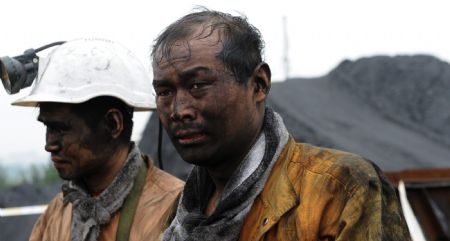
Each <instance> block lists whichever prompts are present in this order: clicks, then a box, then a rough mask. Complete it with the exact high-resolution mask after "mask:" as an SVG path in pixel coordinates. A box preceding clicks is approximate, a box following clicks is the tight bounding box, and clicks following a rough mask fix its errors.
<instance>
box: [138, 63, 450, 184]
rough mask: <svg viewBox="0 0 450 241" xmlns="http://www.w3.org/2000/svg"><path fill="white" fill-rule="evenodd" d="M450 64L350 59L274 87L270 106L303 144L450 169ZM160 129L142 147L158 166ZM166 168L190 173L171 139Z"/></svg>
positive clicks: (396, 165) (153, 126) (147, 134)
mask: <svg viewBox="0 0 450 241" xmlns="http://www.w3.org/2000/svg"><path fill="white" fill-rule="evenodd" d="M449 93H450V66H449V64H448V63H446V62H443V61H440V60H439V59H437V58H434V57H432V56H426V55H415V56H395V57H388V56H376V57H369V58H363V59H359V60H356V61H349V60H346V61H343V62H342V63H341V64H339V65H338V66H337V67H336V68H335V69H334V70H332V71H331V72H330V73H329V74H328V75H326V76H323V77H319V78H308V79H305V78H294V79H289V80H287V81H284V82H274V83H272V88H271V90H270V93H269V99H268V101H267V105H268V106H271V107H272V108H273V109H275V110H276V111H277V112H278V113H280V115H281V116H282V117H283V119H284V121H285V123H286V125H287V128H288V129H289V131H290V133H291V134H292V136H293V137H294V138H295V139H296V140H297V141H299V142H308V143H312V144H315V145H319V146H324V147H331V148H337V149H341V150H345V151H350V152H354V153H357V154H359V155H361V156H364V157H366V158H368V159H370V160H372V161H374V162H375V163H377V164H378V165H379V166H380V167H381V168H382V169H383V170H385V171H399V170H404V169H417V168H441V167H450V94H449ZM157 135H158V123H157V118H156V115H153V116H152V117H151V119H150V121H149V124H148V126H147V127H146V130H145V131H144V135H143V138H142V140H141V142H140V147H141V149H143V150H144V151H145V152H147V153H150V155H151V156H152V157H153V158H154V159H155V160H156V157H157V155H156V153H157V151H156V149H157ZM163 141H164V145H163V155H162V156H163V160H164V165H165V166H164V168H165V169H166V170H168V171H169V172H171V173H173V174H175V175H177V176H179V177H181V178H184V177H185V176H186V174H187V172H188V170H189V165H187V164H185V163H184V162H183V161H182V160H181V158H180V157H179V156H178V154H177V153H176V152H175V149H174V147H173V146H172V145H171V143H170V141H169V139H168V138H167V135H165V136H164V138H163Z"/></svg>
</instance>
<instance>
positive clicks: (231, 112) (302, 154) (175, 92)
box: [152, 9, 409, 241]
mask: <svg viewBox="0 0 450 241" xmlns="http://www.w3.org/2000/svg"><path fill="white" fill-rule="evenodd" d="M262 50H263V41H262V39H261V36H260V33H259V31H258V30H257V29H256V28H255V27H254V26H252V25H250V24H249V23H248V22H247V19H245V18H243V17H240V16H232V15H230V14H226V13H221V12H217V11H211V10H207V9H202V10H200V11H197V12H194V13H191V14H188V15H186V16H184V17H182V18H180V19H179V20H177V21H176V22H174V23H173V24H171V25H170V26H168V27H167V28H166V29H165V31H163V33H162V34H161V35H160V36H159V37H158V38H157V39H156V41H155V45H154V47H153V51H152V58H153V75H154V80H153V86H154V88H155V91H156V105H157V110H158V113H159V116H160V120H161V123H162V125H163V126H164V128H165V129H166V131H167V132H168V134H169V136H170V138H171V140H172V142H173V144H174V146H175V147H176V149H177V150H178V152H179V153H180V155H181V157H182V158H183V159H184V160H185V161H187V162H189V163H192V164H194V165H195V167H194V169H193V170H192V172H191V173H190V175H189V177H188V179H187V181H186V185H185V188H184V191H183V194H182V197H181V200H180V203H179V205H178V210H177V214H176V216H175V218H174V220H173V222H172V223H171V225H170V227H169V228H168V229H167V230H166V231H165V233H164V237H163V240H164V241H169V240H176V241H182V240H202V241H208V240H211V241H213V240H222V241H225V240H243V241H251V240H255V241H256V240H288V241H290V240H292V241H293V240H302V241H313V240H357V241H363V240H364V241H366V240H409V233H408V230H407V227H406V224H405V221H404V218H403V215H402V212H401V209H400V206H399V202H398V200H397V197H396V194H395V191H394V189H393V188H392V187H391V186H390V184H389V183H388V182H387V181H386V179H385V178H384V176H383V174H382V173H381V171H380V170H379V168H378V167H376V166H375V165H374V164H372V163H371V162H369V161H367V160H365V159H363V158H361V157H359V156H357V155H355V154H351V153H346V152H342V151H338V150H332V149H325V148H320V147H315V146H312V145H308V144H301V143H295V141H294V140H293V139H292V138H291V137H290V135H289V133H288V131H287V130H286V128H285V126H284V124H283V120H282V119H281V117H280V116H279V115H278V114H277V113H276V112H274V111H273V110H272V109H271V108H269V107H266V106H265V99H266V97H267V95H268V93H269V90H270V85H271V72H270V68H269V65H268V64H267V63H265V62H263V60H262V57H261V52H262Z"/></svg>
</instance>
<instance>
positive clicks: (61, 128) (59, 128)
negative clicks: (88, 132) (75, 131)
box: [44, 123, 70, 134]
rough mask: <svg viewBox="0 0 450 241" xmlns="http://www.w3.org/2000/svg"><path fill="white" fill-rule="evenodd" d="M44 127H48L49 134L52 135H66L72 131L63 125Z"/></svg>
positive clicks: (52, 124) (55, 124)
mask: <svg viewBox="0 0 450 241" xmlns="http://www.w3.org/2000/svg"><path fill="white" fill-rule="evenodd" d="M44 125H45V126H46V127H47V132H50V133H57V134H64V133H65V132H67V131H69V129H70V128H69V126H67V125H65V124H63V123H44Z"/></svg>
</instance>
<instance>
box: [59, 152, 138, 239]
mask: <svg viewBox="0 0 450 241" xmlns="http://www.w3.org/2000/svg"><path fill="white" fill-rule="evenodd" d="M143 162H144V159H143V157H142V154H141V152H140V150H139V148H138V147H137V146H136V145H135V144H134V143H132V144H131V146H130V152H129V153H128V159H127V160H126V162H125V165H124V166H123V168H122V170H120V172H119V174H118V175H117V176H116V177H115V178H114V180H113V182H112V183H111V185H109V186H108V187H107V188H106V189H105V190H104V191H103V192H102V193H101V194H100V195H99V196H97V197H92V196H91V195H90V194H89V193H88V192H87V190H86V188H85V186H84V185H83V184H82V183H79V182H76V181H69V182H67V183H65V184H63V186H62V191H63V194H64V205H66V204H68V203H69V202H70V203H72V227H71V230H72V241H96V240H97V239H98V236H99V234H100V229H101V226H102V225H106V224H108V223H109V221H110V220H111V217H112V216H113V215H114V213H115V212H116V211H117V210H119V209H120V208H121V207H122V204H123V202H124V200H125V198H126V197H127V195H128V193H129V192H130V190H131V188H132V187H133V183H134V179H135V176H136V175H137V173H138V170H139V167H140V166H141V165H142V163H143Z"/></svg>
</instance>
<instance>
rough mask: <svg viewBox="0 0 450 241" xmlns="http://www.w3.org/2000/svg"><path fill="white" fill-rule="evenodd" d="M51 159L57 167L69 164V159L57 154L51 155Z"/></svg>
mask: <svg viewBox="0 0 450 241" xmlns="http://www.w3.org/2000/svg"><path fill="white" fill-rule="evenodd" d="M51 160H52V162H53V166H54V167H55V168H56V169H58V168H61V167H62V166H64V165H67V164H69V162H68V161H66V160H63V159H62V158H60V157H56V156H52V157H51Z"/></svg>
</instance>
